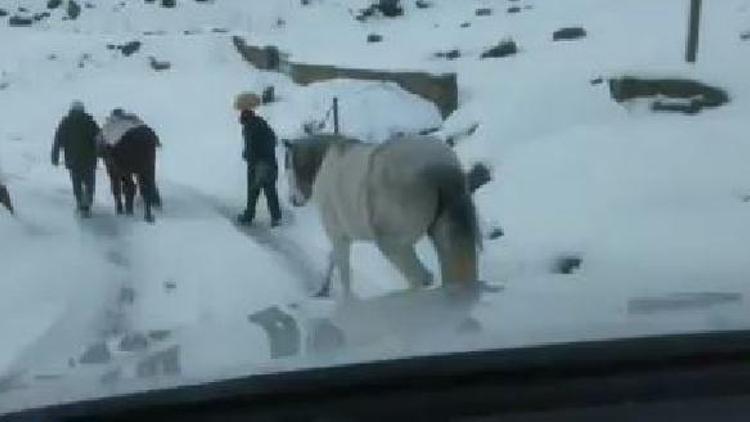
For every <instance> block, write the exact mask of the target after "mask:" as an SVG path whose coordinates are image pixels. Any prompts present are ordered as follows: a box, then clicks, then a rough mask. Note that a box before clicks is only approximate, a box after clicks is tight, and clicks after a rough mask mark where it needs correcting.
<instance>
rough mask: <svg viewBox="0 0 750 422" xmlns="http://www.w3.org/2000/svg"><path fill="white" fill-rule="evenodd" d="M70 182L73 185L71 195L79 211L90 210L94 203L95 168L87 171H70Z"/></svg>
mask: <svg viewBox="0 0 750 422" xmlns="http://www.w3.org/2000/svg"><path fill="white" fill-rule="evenodd" d="M70 180H71V182H72V183H73V195H74V196H75V198H76V205H77V206H78V209H79V210H84V209H90V208H91V205H92V204H93V203H94V192H95V190H96V167H92V168H88V169H70Z"/></svg>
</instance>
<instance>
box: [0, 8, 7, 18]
mask: <svg viewBox="0 0 750 422" xmlns="http://www.w3.org/2000/svg"><path fill="white" fill-rule="evenodd" d="M5 16H8V11H7V10H5V9H0V18H3V17H5Z"/></svg>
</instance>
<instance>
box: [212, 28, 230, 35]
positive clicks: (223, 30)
mask: <svg viewBox="0 0 750 422" xmlns="http://www.w3.org/2000/svg"><path fill="white" fill-rule="evenodd" d="M211 32H213V33H215V34H226V33H227V32H229V30H228V29H227V28H213V29H211Z"/></svg>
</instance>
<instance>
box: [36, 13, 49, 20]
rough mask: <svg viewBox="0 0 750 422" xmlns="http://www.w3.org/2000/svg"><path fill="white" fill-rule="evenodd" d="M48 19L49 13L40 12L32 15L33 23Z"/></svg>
mask: <svg viewBox="0 0 750 422" xmlns="http://www.w3.org/2000/svg"><path fill="white" fill-rule="evenodd" d="M48 17H50V14H49V12H42V13H36V14H34V21H36V22H39V21H40V20H42V19H47V18H48Z"/></svg>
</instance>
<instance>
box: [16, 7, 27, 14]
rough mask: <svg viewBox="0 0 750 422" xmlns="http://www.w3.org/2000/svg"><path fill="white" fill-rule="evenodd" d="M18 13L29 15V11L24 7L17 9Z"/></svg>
mask: <svg viewBox="0 0 750 422" xmlns="http://www.w3.org/2000/svg"><path fill="white" fill-rule="evenodd" d="M18 11H19V12H21V13H29V9H27V8H25V7H19V8H18Z"/></svg>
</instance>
